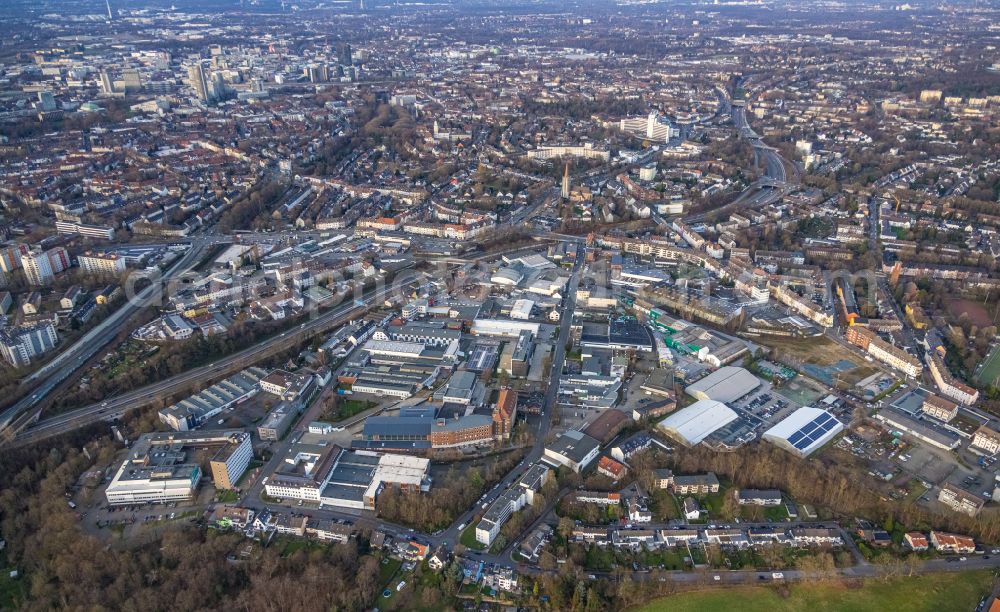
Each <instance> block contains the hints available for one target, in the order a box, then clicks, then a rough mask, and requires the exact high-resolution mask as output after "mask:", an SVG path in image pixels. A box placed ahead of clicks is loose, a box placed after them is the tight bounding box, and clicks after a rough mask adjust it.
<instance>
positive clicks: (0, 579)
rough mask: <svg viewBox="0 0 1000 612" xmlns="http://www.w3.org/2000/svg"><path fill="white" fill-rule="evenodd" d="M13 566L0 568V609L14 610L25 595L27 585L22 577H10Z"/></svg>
mask: <svg viewBox="0 0 1000 612" xmlns="http://www.w3.org/2000/svg"><path fill="white" fill-rule="evenodd" d="M13 569H14V568H13V567H5V568H3V569H2V570H0V610H15V609H17V608H19V607H20V605H21V603H23V602H24V600H25V599H26V597H27V590H28V585H27V583H25V581H24V578H23V577H19V578H11V577H10V572H11V571H12V570H13Z"/></svg>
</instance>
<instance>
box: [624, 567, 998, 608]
mask: <svg viewBox="0 0 1000 612" xmlns="http://www.w3.org/2000/svg"><path fill="white" fill-rule="evenodd" d="M991 584H992V576H991V575H990V573H989V572H961V573H952V572H949V573H940V574H927V575H925V576H918V577H914V578H898V579H895V580H891V581H889V582H887V583H885V582H879V581H875V580H870V581H867V582H866V583H865V585H864V586H863V587H861V588H848V587H845V586H843V585H841V584H839V583H824V584H796V585H792V586H791V587H790V588H789V591H790V592H789V594H788V596H787V597H782V596H781V595H779V594H778V592H777V590H776V589H773V588H771V587H740V588H734V589H715V590H711V591H701V592H696V593H683V594H681V595H675V596H672V597H665V598H663V599H658V600H656V601H653V602H650V603H649V604H646V605H645V606H644V607H642V608H639V609H640V610H642V611H644V612H666V611H668V610H669V611H670V612H703V611H704V612H714V611H716V610H728V609H734V608H733V606H734V603H733V602H739V604H738V609H739V610H740V612H799V611H801V610H809V611H810V612H855V611H857V612H868V611H870V610H907V611H908V612H909V611H919V610H927V611H928V612H930V611H935V612H936V611H939V610H973V609H975V607H976V604H977V603H978V602H979V599H980V598H981V597H983V596H984V595H986V594H987V593H988V591H989V588H990V585H991Z"/></svg>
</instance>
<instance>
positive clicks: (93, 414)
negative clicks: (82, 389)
mask: <svg viewBox="0 0 1000 612" xmlns="http://www.w3.org/2000/svg"><path fill="white" fill-rule="evenodd" d="M397 286H398V283H397ZM394 290H395V287H384V288H381V289H377V290H371V291H370V292H369V293H367V294H366V295H365V296H364V297H363V298H361V300H362V302H364V305H363V306H359V305H355V304H354V303H349V304H345V305H343V306H340V307H339V308H335V309H333V310H330V311H327V312H325V313H323V314H321V315H319V316H317V317H316V318H314V319H312V320H310V321H307V322H305V323H302V324H300V325H299V326H298V327H297V328H294V329H292V330H289V331H286V332H283V333H281V334H279V335H277V336H275V337H272V338H269V339H268V340H266V341H264V342H261V343H258V344H255V345H254V346H251V347H249V348H247V349H244V350H242V351H240V352H238V353H234V354H232V355H229V356H227V357H224V358H220V359H219V360H218V361H216V362H214V363H211V364H209V365H207V366H202V367H200V368H195V369H192V370H188V371H186V372H184V373H182V374H178V375H177V376H174V377H171V378H168V379H166V380H163V381H160V382H157V383H153V384H151V385H147V386H145V387H142V388H140V389H136V390H135V391H131V392H129V393H124V394H122V395H119V396H117V397H113V398H109V399H108V400H106V401H104V402H101V403H98V404H91V405H89V406H84V407H82V408H77V409H75V410H71V411H69V412H65V413H63V414H59V415H56V416H53V417H51V418H47V419H43V420H41V421H39V422H38V423H37V424H35V425H34V426H32V427H30V428H28V429H26V430H25V431H22V432H20V433H18V435H17V437H16V438H14V440H13V441H12V442H11V444H12V445H23V444H28V443H33V442H37V441H39V440H43V439H45V438H50V437H52V436H56V435H59V434H62V433H66V432H68V431H72V430H73V429H77V428H80V427H83V426H86V425H89V424H92V423H96V422H99V421H109V420H112V419H114V418H117V417H120V416H121V415H123V414H125V413H126V412H129V411H131V410H134V409H136V408H141V407H143V406H147V405H149V404H151V403H154V402H156V401H159V400H161V399H162V398H164V397H167V396H169V395H171V394H173V393H177V392H181V391H184V390H186V389H188V388H190V387H192V386H194V385H195V384H199V383H200V384H202V385H203V384H204V383H205V382H206V381H208V380H216V379H220V378H224V377H226V376H229V375H230V374H233V373H235V372H238V371H239V370H242V369H243V368H246V367H248V366H250V365H253V364H254V363H257V362H259V361H260V360H262V359H264V358H266V357H269V356H270V355H274V354H276V353H280V352H282V351H285V350H288V349H289V348H292V347H294V346H296V345H297V344H298V343H300V342H302V341H303V340H306V339H308V338H311V337H313V336H315V335H316V334H320V333H323V332H325V331H327V330H329V329H331V328H333V327H336V326H338V325H342V324H343V323H345V322H346V321H348V320H350V319H353V318H355V317H358V316H360V315H361V314H363V313H365V312H367V310H368V309H369V308H370V307H371V305H372V304H376V303H378V302H379V301H380V300H383V299H385V297H386V296H387V295H389V294H390V293H391V292H392V291H394Z"/></svg>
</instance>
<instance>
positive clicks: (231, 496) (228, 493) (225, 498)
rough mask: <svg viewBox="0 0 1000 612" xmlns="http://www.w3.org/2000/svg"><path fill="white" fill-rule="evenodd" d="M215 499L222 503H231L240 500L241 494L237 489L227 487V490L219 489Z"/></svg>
mask: <svg viewBox="0 0 1000 612" xmlns="http://www.w3.org/2000/svg"><path fill="white" fill-rule="evenodd" d="M215 499H217V500H219V503H220V504H231V503H234V502H237V501H239V499H240V494H239V493H237V492H236V491H233V490H231V489H226V490H223V491H219V492H218V493H216V494H215Z"/></svg>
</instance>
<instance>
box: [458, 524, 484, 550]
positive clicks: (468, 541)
mask: <svg viewBox="0 0 1000 612" xmlns="http://www.w3.org/2000/svg"><path fill="white" fill-rule="evenodd" d="M458 542H459V543H460V544H461V545H462V546H464V547H466V548H469V549H472V550H485V549H486V547H485V546H483V544H482V543H481V542H479V541H478V540H476V522H475V521H469V526H468V527H466V528H465V530H463V531H462V535H461V537H459V538H458Z"/></svg>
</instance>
